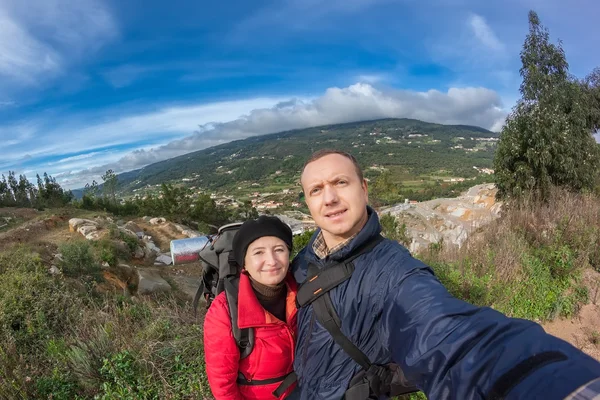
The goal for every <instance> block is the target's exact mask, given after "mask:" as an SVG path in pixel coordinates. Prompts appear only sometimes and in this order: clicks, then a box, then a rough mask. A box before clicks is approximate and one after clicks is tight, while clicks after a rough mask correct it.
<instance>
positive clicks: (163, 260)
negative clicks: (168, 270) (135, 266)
mask: <svg viewBox="0 0 600 400" xmlns="http://www.w3.org/2000/svg"><path fill="white" fill-rule="evenodd" d="M172 262H173V259H172V258H171V254H170V253H169V254H159V255H158V256H157V257H156V260H154V265H157V263H160V264H162V265H171V263H172Z"/></svg>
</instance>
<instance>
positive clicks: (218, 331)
mask: <svg viewBox="0 0 600 400" xmlns="http://www.w3.org/2000/svg"><path fill="white" fill-rule="evenodd" d="M223 299H224V298H223V297H221V298H219V297H217V298H216V299H215V301H214V302H213V303H212V304H211V306H210V308H209V309H208V311H207V313H206V317H205V319H204V357H205V360H206V374H207V375H208V383H209V384H210V389H211V391H212V393H213V395H214V396H215V399H216V400H242V395H241V393H240V390H239V387H238V385H237V383H236V380H237V376H238V367H239V360H240V353H239V349H238V347H237V344H236V343H235V339H234V338H233V334H232V332H231V320H230V318H229V310H228V308H227V303H226V302H225V301H223Z"/></svg>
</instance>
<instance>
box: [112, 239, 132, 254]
mask: <svg viewBox="0 0 600 400" xmlns="http://www.w3.org/2000/svg"><path fill="white" fill-rule="evenodd" d="M112 243H113V246H114V248H115V249H116V250H117V253H118V254H122V255H125V254H130V253H131V250H130V249H129V246H127V243H125V242H124V241H122V240H114V241H113V242H112Z"/></svg>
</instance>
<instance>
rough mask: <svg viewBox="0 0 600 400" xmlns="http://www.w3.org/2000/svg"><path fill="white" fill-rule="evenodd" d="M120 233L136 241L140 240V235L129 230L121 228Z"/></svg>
mask: <svg viewBox="0 0 600 400" xmlns="http://www.w3.org/2000/svg"><path fill="white" fill-rule="evenodd" d="M119 231H121V232H123V233H124V234H126V235H127V236H129V237H131V238H135V239H137V238H138V235H137V234H136V233H135V232H133V231H131V230H129V229H127V228H119Z"/></svg>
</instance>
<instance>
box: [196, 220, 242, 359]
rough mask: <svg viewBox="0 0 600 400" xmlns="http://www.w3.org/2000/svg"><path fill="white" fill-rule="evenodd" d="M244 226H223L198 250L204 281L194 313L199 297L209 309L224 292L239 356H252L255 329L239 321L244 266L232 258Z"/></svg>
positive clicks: (197, 293) (233, 224)
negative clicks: (235, 239)
mask: <svg viewBox="0 0 600 400" xmlns="http://www.w3.org/2000/svg"><path fill="white" fill-rule="evenodd" d="M240 226H242V222H234V223H231V224H227V225H223V226H221V227H220V228H219V229H218V231H217V233H216V234H215V235H212V236H209V238H208V242H207V243H206V245H205V246H204V248H202V249H201V250H200V252H199V257H200V263H201V264H202V267H203V269H202V280H201V282H200V285H199V286H198V290H197V291H196V296H195V297H194V302H193V307H194V315H196V311H197V309H198V303H199V301H200V298H201V297H202V298H204V299H205V300H206V309H208V308H209V307H210V305H211V304H212V302H213V300H214V299H215V297H216V296H217V295H218V294H219V293H221V292H223V291H225V294H226V297H227V305H228V306H229V314H230V317H231V329H232V332H233V337H234V338H235V341H236V342H237V345H238V348H239V349H240V358H245V357H248V356H249V355H250V353H251V352H252V348H253V347H254V330H252V329H250V328H245V329H240V328H239V327H238V323H237V314H238V313H237V310H238V288H239V278H240V272H241V267H240V266H239V265H238V264H237V262H236V261H235V259H234V257H233V252H232V248H231V246H232V243H233V237H234V236H235V234H236V233H237V231H238V230H239V229H240Z"/></svg>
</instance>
